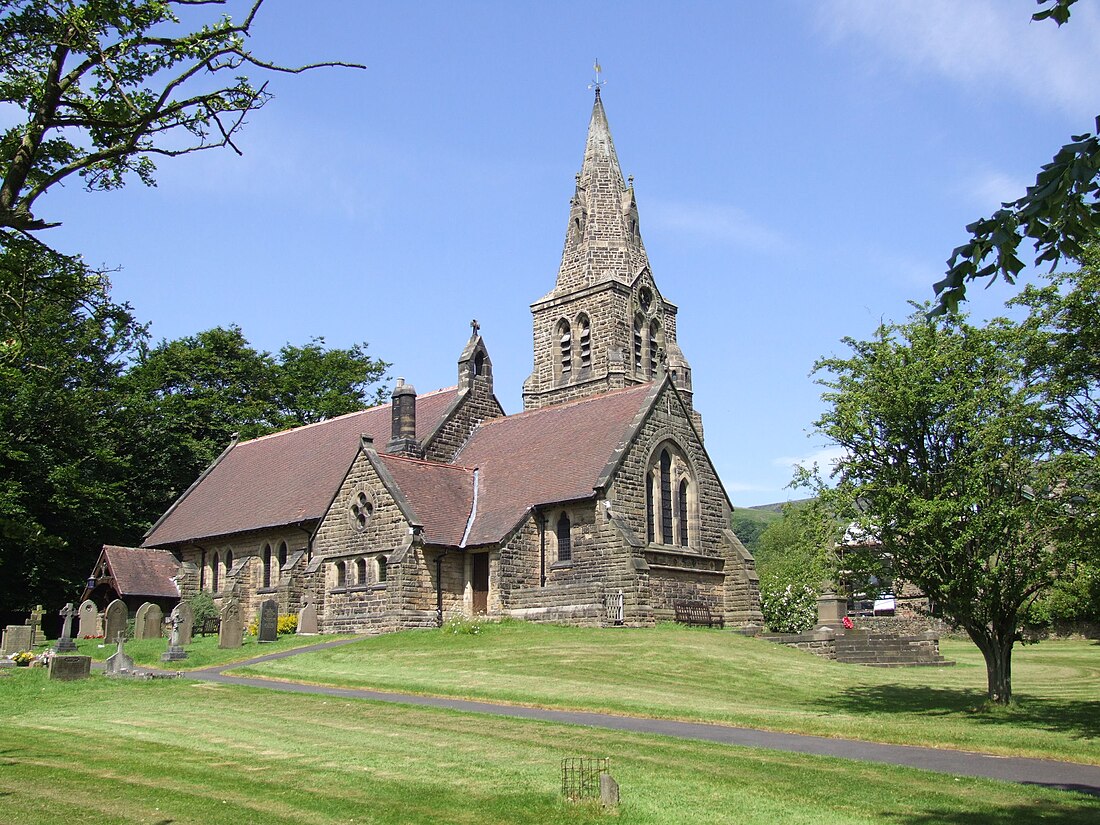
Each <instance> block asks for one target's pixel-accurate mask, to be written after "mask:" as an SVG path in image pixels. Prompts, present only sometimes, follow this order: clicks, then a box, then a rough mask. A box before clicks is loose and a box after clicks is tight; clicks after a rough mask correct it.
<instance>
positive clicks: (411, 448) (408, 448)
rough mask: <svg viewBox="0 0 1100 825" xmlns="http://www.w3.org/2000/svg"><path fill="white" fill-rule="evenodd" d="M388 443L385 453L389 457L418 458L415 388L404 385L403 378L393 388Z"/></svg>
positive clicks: (419, 451) (420, 454)
mask: <svg viewBox="0 0 1100 825" xmlns="http://www.w3.org/2000/svg"><path fill="white" fill-rule="evenodd" d="M390 409H391V410H392V418H391V421H392V423H391V426H390V441H389V443H388V444H387V445H386V452H387V453H389V454H390V455H403V456H408V457H410V458H420V457H421V456H422V452H421V449H420V443H419V442H418V441H417V440H416V388H415V387H413V385H412V384H406V383H405V379H404V378H398V379H397V386H395V387H394V388H393V399H392V400H391V401H390Z"/></svg>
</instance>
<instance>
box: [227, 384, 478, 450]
mask: <svg viewBox="0 0 1100 825" xmlns="http://www.w3.org/2000/svg"><path fill="white" fill-rule="evenodd" d="M457 389H458V385H457V384H456V385H455V386H453V387H440V388H439V389H438V390H432V391H431V392H425V393H420V394H419V395H417V397H416V398H417V400H418V401H419V400H421V399H424V398H429V397H431V396H435V395H440V394H441V393H445V392H453V391H455V390H457ZM388 406H390V402H389V401H386V402H383V403H382V404H375V405H374V406H373V407H364V408H363V409H361V410H352V411H351V412H349V413H344V414H343V415H336V416H333V417H332V418H325V419H323V420H321V421H314V422H312V423H311V424H301V425H299V426H297V427H288V428H287V429H285V430H278V431H276V432H273V433H266V434H265V435H258V436H256V437H255V438H250V439H248V440H247V441H241V442H240V443H239V444H238V445H237V446H238V447H244V446H247V445H249V444H255V443H256V442H257V441H265V440H267V439H271V438H275V437H277V436H282V435H286V434H287V433H296V432H300V431H302V430H308V429H309V428H310V427H319V426H321V425H322V424H331V423H332V422H333V421H343V420H344V419H346V418H351V417H352V416H355V415H363V414H364V413H369V412H374V411H375V410H380V409H382V408H384V407H388Z"/></svg>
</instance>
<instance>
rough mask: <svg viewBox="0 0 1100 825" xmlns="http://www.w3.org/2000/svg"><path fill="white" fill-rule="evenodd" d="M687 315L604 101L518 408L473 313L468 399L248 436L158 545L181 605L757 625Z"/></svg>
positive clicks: (204, 479) (175, 512) (383, 619)
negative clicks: (648, 230)
mask: <svg viewBox="0 0 1100 825" xmlns="http://www.w3.org/2000/svg"><path fill="white" fill-rule="evenodd" d="M676 311H677V310H676V306H675V305H674V304H672V303H671V302H670V301H668V300H667V299H666V298H665V297H664V296H663V295H662V294H661V292H660V290H659V289H658V287H657V283H656V281H655V280H654V277H653V273H652V272H651V270H650V266H649V260H648V258H647V256H646V251H645V246H644V245H643V243H642V236H641V231H640V228H639V220H638V205H637V202H636V200H635V195H634V187H633V181H631V182H630V183H627V182H626V181H624V179H623V175H622V171H621V169H620V168H619V161H618V158H617V156H616V153H615V147H614V144H613V143H612V140H611V132H610V129H609V127H608V122H607V116H606V114H605V112H604V106H603V103H602V101H601V100H600V94H599V88H597V89H596V99H595V103H594V105H593V109H592V118H591V122H590V124H589V128H588V137H587V142H586V144H585V150H584V161H583V164H582V166H581V171H580V172H579V174H577V176H576V190H575V192H574V194H573V197H572V199H571V200H570V203H569V221H568V227H567V230H566V235H565V248H564V250H563V252H562V259H561V266H560V268H559V271H558V276H557V282H556V283H555V284H554V288H553V289H552V290H551V291H550V292H549V293H547V294H546V295H545V296H543V297H542V298H539V299H538V300H537V301H535V302H534V303H533V304H532V305H531V312H532V316H533V328H534V368H533V370H532V372H531V375H530V377H529V378H528V379H527V380H526V381H525V382H524V385H523V400H524V411H523V412H521V413H518V414H516V415H505V414H504V410H503V409H502V408H501V405H500V403H499V402H498V401H497V399H496V396H495V395H494V392H493V365H492V360H491V358H490V355H489V350H488V348H487V346H486V343H485V341H484V340H483V338H482V336H481V335H480V332H479V330H478V327H477V324H476V322H475V323H474V324H473V325H472V327H473V334H472V335H471V336H470V339H469V341H467V342H466V346H465V348H464V349H463V351H462V353H461V355H460V356H459V358H458V365H457V367H458V369H457V380H456V384H455V386H454V387H451V388H449V389H444V390H438V391H436V392H431V393H426V394H423V395H418V394H417V392H416V390H415V389H414V388H413V387H412V386H411V385H409V384H406V383H404V381H402V380H400V379H399V380H398V382H397V386H396V388H395V389H394V391H393V397H392V401H391V403H390V404H387V405H383V406H379V407H375V408H372V409H368V410H363V411H361V412H356V413H351V414H349V415H345V416H341V417H338V418H334V419H330V420H328V421H324V422H321V423H317V424H312V425H309V426H304V427H299V428H297V429H293V430H288V431H286V432H280V433H275V434H273V435H268V436H264V437H262V438H257V439H254V440H251V441H244V442H239V443H238V442H234V443H233V444H231V445H230V446H229V447H228V448H226V450H225V451H224V452H223V453H222V454H221V455H220V456H219V457H218V459H217V460H216V461H215V462H214V463H213V464H212V465H211V466H210V467H209V468H208V469H207V470H206V471H205V472H204V473H203V474H202V475H201V476H200V477H199V478H198V479H197V480H196V481H195V482H194V484H192V485H191V487H190V488H189V489H188V490H187V491H186V492H185V493H184V494H183V495H182V496H180V498H179V500H177V501H176V502H175V503H174V504H173V505H172V506H171V508H169V510H168V511H167V512H166V513H165V514H164V515H163V516H162V517H161V518H160V520H159V521H157V523H156V524H155V525H153V527H152V528H151V529H150V530H149V532H148V533H147V534H146V536H145V540H144V544H143V547H144V548H147V549H149V550H159V551H168V552H170V553H171V554H172V556H173V557H174V558H175V559H176V560H178V567H177V569H176V572H175V575H174V576H173V577H172V581H173V586H174V587H175V588H176V589H177V590H178V592H179V595H180V597H182V598H187V597H189V596H191V595H193V594H195V593H196V592H198V591H200V590H205V591H208V592H209V593H211V595H212V596H213V597H214V599H215V601H216V602H217V601H220V600H221V599H223V598H225V597H226V596H227V595H229V594H231V593H232V594H234V595H235V596H236V597H237V598H238V599H239V600H240V601H241V603H242V607H243V612H244V615H245V616H246V617H247V616H251V615H252V614H253V613H254V612H255V611H256V610H257V609H258V607H259V604H260V602H261V601H263V600H266V599H274V600H275V601H276V602H277V603H278V605H279V612H280V613H293V612H295V611H297V610H298V609H299V608H300V606H301V605H302V603H303V598H304V597H305V596H306V595H307V594H308V595H309V596H310V597H311V599H312V601H313V602H314V603H315V605H316V607H317V612H318V617H319V623H320V627H321V630H322V631H323V632H345V631H356V632H363V631H366V632H372V631H379V632H381V631H392V630H397V629H401V628H409V627H431V626H435V625H437V624H438V623H440V622H441V621H443V620H444V619H445V618H446V617H449V616H452V615H456V614H457V615H465V616H472V615H476V614H485V615H487V616H489V617H504V616H510V617H518V618H522V619H527V620H532V621H553V622H567V623H574V624H590V625H614V624H621V625H627V626H646V625H652V624H653V623H654V622H655V621H658V620H662V619H669V618H671V617H672V616H673V605H674V603H675V602H677V601H680V600H691V601H702V602H705V603H707V605H708V606H709V608H710V610H711V612H712V614H714V615H716V616H721V617H723V618H724V620H725V624H726V627H744V626H750V625H759V624H760V623H761V622H762V617H761V614H760V609H759V591H758V586H757V578H756V573H755V564H754V561H753V558H752V556H751V555H750V554H749V553H748V551H747V550H746V549H745V548H744V547H743V546H742V544H741V542H740V541H738V539H737V537H736V536H735V535H734V534H733V532H732V531H731V530H730V526H729V515H730V502H729V498H728V496H727V495H726V492H725V490H724V489H723V487H722V482H721V480H720V479H719V478H718V475H717V473H716V472H715V469H714V466H713V464H712V463H711V460H710V458H709V457H708V455H707V451H706V448H705V447H704V444H703V428H702V419H701V417H700V415H699V414H698V412H696V411H695V409H694V407H693V404H692V372H691V367H690V366H689V364H688V361H687V359H686V358H685V357H684V354H683V352H681V350H680V347H679V346H678V345H677V343H676ZM131 555H132V554H131ZM124 557H125V558H129V556H126V555H125V554H121V553H117V552H116V553H114V555H113V557H112V558H115V559H118V560H120V561H117V562H116V567H117V566H118V564H123V563H124V562H122V561H121V560H122V559H123V558H124ZM104 558H106V556H105V557H104ZM125 563H126V564H128V563H129V562H128V561H127V562H125ZM100 567H101V573H102V574H103V576H104V578H105V579H111V577H112V576H111V572H110V571H108V570H107V566H106V563H105V562H101V565H100ZM114 573H115V575H116V576H117V575H118V573H119V571H114ZM103 580H104V579H100V582H101V583H102V582H103ZM108 583H109V582H108Z"/></svg>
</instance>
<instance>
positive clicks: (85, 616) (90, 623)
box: [76, 599, 99, 639]
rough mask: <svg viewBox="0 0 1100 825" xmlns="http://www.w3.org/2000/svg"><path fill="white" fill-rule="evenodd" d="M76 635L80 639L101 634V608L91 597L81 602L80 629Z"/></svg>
mask: <svg viewBox="0 0 1100 825" xmlns="http://www.w3.org/2000/svg"><path fill="white" fill-rule="evenodd" d="M76 635H77V638H80V639H86V638H88V637H90V636H98V635H99V610H98V608H96V606H95V602H93V601H92V600H91V599H85V600H84V601H83V602H81V603H80V629H79V630H77V631H76Z"/></svg>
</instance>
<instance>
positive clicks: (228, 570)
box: [225, 550, 233, 578]
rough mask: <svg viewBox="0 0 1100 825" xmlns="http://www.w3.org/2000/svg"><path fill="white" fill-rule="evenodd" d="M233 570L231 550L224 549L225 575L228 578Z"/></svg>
mask: <svg viewBox="0 0 1100 825" xmlns="http://www.w3.org/2000/svg"><path fill="white" fill-rule="evenodd" d="M232 571H233V551H232V550H226V551H225V577H226V578H229V574H230V573H231V572H232Z"/></svg>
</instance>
